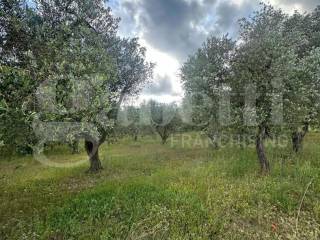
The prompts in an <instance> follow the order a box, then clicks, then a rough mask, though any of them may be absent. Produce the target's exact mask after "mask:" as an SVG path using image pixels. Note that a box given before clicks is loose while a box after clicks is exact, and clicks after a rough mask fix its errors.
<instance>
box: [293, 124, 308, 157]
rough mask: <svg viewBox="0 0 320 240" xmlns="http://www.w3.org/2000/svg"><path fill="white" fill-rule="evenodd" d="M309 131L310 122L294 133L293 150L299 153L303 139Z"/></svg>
mask: <svg viewBox="0 0 320 240" xmlns="http://www.w3.org/2000/svg"><path fill="white" fill-rule="evenodd" d="M308 131H309V124H308V123H305V124H304V126H303V128H302V131H296V132H294V133H292V148H293V151H294V152H296V153H298V152H300V150H301V149H302V144H303V139H304V137H305V136H306V134H307V132H308Z"/></svg>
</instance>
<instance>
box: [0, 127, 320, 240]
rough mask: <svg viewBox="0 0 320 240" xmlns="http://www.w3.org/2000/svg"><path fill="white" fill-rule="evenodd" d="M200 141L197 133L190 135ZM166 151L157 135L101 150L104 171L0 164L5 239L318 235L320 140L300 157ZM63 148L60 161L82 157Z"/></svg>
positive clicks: (171, 145)
mask: <svg viewBox="0 0 320 240" xmlns="http://www.w3.org/2000/svg"><path fill="white" fill-rule="evenodd" d="M192 135H193V137H195V136H196V134H195V133H193V134H192ZM181 139H182V138H181V136H180V135H176V136H175V137H174V141H172V139H169V141H168V144H167V145H161V143H160V140H159V139H156V138H154V137H144V138H142V139H139V141H138V142H134V141H131V140H130V139H123V140H120V141H119V142H117V143H115V144H112V145H109V146H107V145H106V146H104V147H103V151H102V153H101V158H102V160H103V165H104V170H103V171H102V172H101V173H99V174H97V175H90V174H86V173H85V170H86V169H87V167H88V166H87V165H84V166H80V167H75V168H69V169H55V168H49V167H46V166H44V165H41V164H40V163H38V162H37V161H35V160H34V159H33V158H32V157H31V156H30V157H15V158H11V159H6V158H4V159H3V157H1V162H0V181H1V184H0V188H1V189H0V224H1V229H0V239H10V240H11V239H241V240H242V239H319V238H320V147H319V146H320V135H319V134H316V133H312V134H309V135H308V137H307V139H306V143H305V145H304V149H303V151H302V152H301V153H299V154H298V155H296V154H293V153H292V152H291V149H290V146H288V147H286V148H280V147H273V146H271V145H270V146H268V149H267V150H268V156H269V158H270V161H271V163H272V173H271V175H269V176H260V175H259V174H258V169H259V166H258V163H257V160H256V154H255V151H254V148H253V147H251V148H245V149H241V148H237V147H235V146H233V147H224V148H221V149H219V150H213V149H210V148H205V147H201V146H200V144H198V143H197V142H195V141H191V142H190V144H185V146H182V144H181ZM69 152H70V150H69V149H67V148H64V147H57V148H55V149H54V151H51V152H49V153H47V154H48V155H49V156H50V158H51V159H54V160H55V161H61V162H65V161H77V160H79V159H82V158H86V154H85V153H83V154H79V155H71V154H70V153H69Z"/></svg>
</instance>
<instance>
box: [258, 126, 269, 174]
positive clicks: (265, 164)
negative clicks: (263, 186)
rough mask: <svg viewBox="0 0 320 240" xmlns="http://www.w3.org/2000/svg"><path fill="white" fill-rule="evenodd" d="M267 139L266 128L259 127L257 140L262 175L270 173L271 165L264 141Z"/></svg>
mask: <svg viewBox="0 0 320 240" xmlns="http://www.w3.org/2000/svg"><path fill="white" fill-rule="evenodd" d="M265 137H266V128H265V127H264V126H259V130H258V134H257V139H256V151H257V155H258V160H259V164H260V168H261V173H262V174H268V173H269V172H270V164H269V161H268V159H267V156H266V152H265V147H264V140H265Z"/></svg>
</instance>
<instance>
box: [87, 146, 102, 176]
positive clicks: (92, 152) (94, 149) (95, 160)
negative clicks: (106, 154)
mask: <svg viewBox="0 0 320 240" xmlns="http://www.w3.org/2000/svg"><path fill="white" fill-rule="evenodd" d="M84 146H85V149H86V151H87V154H88V156H89V161H90V168H89V170H88V172H89V173H97V172H99V171H101V170H102V169H103V168H102V164H101V161H100V158H99V147H100V145H99V143H96V142H91V141H88V140H85V142H84Z"/></svg>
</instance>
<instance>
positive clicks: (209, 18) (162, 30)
mask: <svg viewBox="0 0 320 240" xmlns="http://www.w3.org/2000/svg"><path fill="white" fill-rule="evenodd" d="M260 1H261V0H109V5H111V7H112V9H113V14H114V15H115V16H117V17H121V19H122V20H121V22H120V29H119V33H120V35H122V36H123V37H139V38H140V42H141V44H142V45H143V46H145V47H146V48H147V58H148V60H149V61H152V62H154V63H156V68H155V72H154V79H153V82H152V84H151V85H149V86H148V87H146V89H144V91H143V92H142V94H141V96H140V97H139V99H138V100H136V101H138V102H141V101H143V100H148V99H156V100H158V101H161V102H173V101H178V102H179V100H181V98H182V95H183V90H182V88H181V85H180V79H179V68H180V67H181V64H182V63H183V62H184V61H185V60H186V59H187V57H188V55H189V54H192V53H193V52H194V51H195V50H196V49H197V48H198V47H200V46H201V44H202V42H203V41H204V40H205V39H206V38H207V36H208V35H210V34H213V35H216V36H219V35H222V34H225V33H229V35H230V36H233V37H236V36H237V32H238V27H237V20H238V19H239V18H242V17H248V16H249V15H250V14H251V13H252V12H253V11H254V10H256V9H258V8H259V2H260ZM268 2H270V3H271V4H272V5H274V6H276V7H281V8H282V9H284V10H285V11H286V12H288V13H292V12H293V11H294V10H299V11H310V10H312V9H314V8H315V7H316V5H317V4H320V0H269V1H268Z"/></svg>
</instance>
